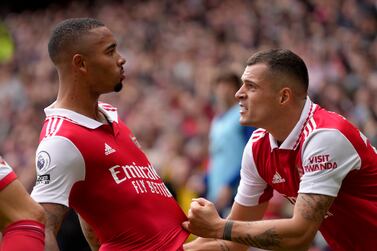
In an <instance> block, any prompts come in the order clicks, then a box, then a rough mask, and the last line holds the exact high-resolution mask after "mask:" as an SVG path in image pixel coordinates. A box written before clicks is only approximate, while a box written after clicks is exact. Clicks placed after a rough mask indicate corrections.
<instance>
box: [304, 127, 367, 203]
mask: <svg viewBox="0 0 377 251" xmlns="http://www.w3.org/2000/svg"><path fill="white" fill-rule="evenodd" d="M301 154H302V165H303V167H304V175H303V176H302V177H301V182H300V189H299V193H315V194H324V195H329V196H333V197H336V196H337V194H338V191H339V189H340V187H341V185H342V181H343V179H344V178H345V177H346V175H347V174H348V173H349V172H350V171H352V170H358V169H360V167H361V159H360V157H359V155H358V153H357V152H356V149H355V148H354V147H353V145H352V144H351V142H349V140H348V139H347V138H346V137H345V136H344V135H343V134H342V133H341V132H339V131H338V130H336V129H316V130H314V131H313V132H312V133H311V134H310V135H309V136H308V138H306V140H305V141H304V143H303V148H302V153H301ZM318 156H323V157H318ZM316 157H317V160H315V158H316ZM310 160H312V161H310ZM335 163H336V168H329V169H324V168H320V166H322V167H323V166H324V165H326V164H327V165H328V166H329V167H334V165H335ZM316 169H322V170H316Z"/></svg>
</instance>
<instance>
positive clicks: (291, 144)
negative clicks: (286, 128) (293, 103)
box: [269, 96, 316, 150]
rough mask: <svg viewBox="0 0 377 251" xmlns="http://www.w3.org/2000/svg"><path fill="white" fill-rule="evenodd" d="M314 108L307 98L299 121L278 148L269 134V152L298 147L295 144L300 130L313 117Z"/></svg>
mask: <svg viewBox="0 0 377 251" xmlns="http://www.w3.org/2000/svg"><path fill="white" fill-rule="evenodd" d="M315 106H316V105H315V104H314V103H313V102H312V101H311V100H310V98H309V97H308V96H307V97H306V102H305V105H304V109H303V110H302V112H301V116H300V119H299V121H298V122H297V124H296V125H295V127H294V128H293V130H292V131H291V133H290V134H289V135H288V137H287V138H286V139H285V140H284V141H283V143H282V144H281V145H280V147H279V146H278V144H277V142H276V140H275V138H274V137H273V136H272V135H271V134H269V138H270V145H271V150H273V149H275V148H279V149H286V150H294V149H295V148H296V147H297V146H298V144H297V143H298V141H299V139H300V135H301V132H302V128H303V126H304V125H305V124H306V121H307V120H308V118H309V117H310V116H312V115H313V111H314V108H315Z"/></svg>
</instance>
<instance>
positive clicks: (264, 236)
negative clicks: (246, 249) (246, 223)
mask: <svg viewBox="0 0 377 251" xmlns="http://www.w3.org/2000/svg"><path fill="white" fill-rule="evenodd" d="M233 240H234V241H237V242H239V243H242V244H245V245H248V246H253V247H257V248H264V249H272V248H277V247H280V243H281V237H280V236H279V235H278V234H277V233H276V232H275V230H274V229H273V228H271V229H268V230H267V231H265V232H264V233H261V234H258V235H256V236H251V235H250V234H246V236H239V237H234V238H233Z"/></svg>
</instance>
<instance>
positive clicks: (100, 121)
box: [32, 18, 188, 251]
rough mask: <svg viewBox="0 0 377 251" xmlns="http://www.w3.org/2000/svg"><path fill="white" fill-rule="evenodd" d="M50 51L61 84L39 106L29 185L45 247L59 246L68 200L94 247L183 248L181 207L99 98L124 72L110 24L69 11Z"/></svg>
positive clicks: (114, 88)
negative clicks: (43, 218)
mask: <svg viewBox="0 0 377 251" xmlns="http://www.w3.org/2000/svg"><path fill="white" fill-rule="evenodd" d="M48 51H49V55H50V58H51V60H52V62H53V63H54V65H55V66H56V69H57V72H58V75H59V91H58V96H57V100H56V101H55V102H54V103H53V104H52V105H50V106H49V107H47V108H46V109H45V113H46V120H45V123H44V126H43V128H42V131H41V135H40V144H39V146H38V149H37V152H36V156H37V174H38V178H37V184H36V186H35V187H34V189H33V192H32V197H33V198H34V199H35V200H36V201H38V202H39V203H41V204H42V206H43V207H44V208H45V210H46V211H47V224H46V236H47V237H46V246H47V249H48V250H49V251H52V250H58V247H57V244H56V238H55V237H56V234H57V231H58V229H59V227H60V225H61V222H62V220H63V217H64V215H65V214H66V212H67V210H68V207H71V208H73V209H74V210H75V211H76V212H77V213H78V214H79V216H80V221H81V223H82V226H83V229H84V234H85V236H86V237H87V240H88V241H89V244H90V245H91V247H92V249H94V250H96V249H98V248H99V250H101V251H112V250H116V251H122V250H144V251H147V250H166V251H169V250H171V251H173V250H174V251H175V250H182V244H183V242H184V241H185V240H186V238H187V237H188V233H187V231H185V230H184V229H183V228H182V226H181V224H182V222H183V221H184V220H185V219H186V216H185V214H184V213H183V212H182V210H181V208H180V207H179V205H178V204H177V202H176V201H175V200H174V199H173V197H172V195H171V193H170V192H169V190H168V189H167V188H166V187H165V185H164V183H163V182H162V180H161V179H160V177H159V176H158V175H157V173H156V171H155V170H154V168H153V166H152V165H151V163H150V162H149V161H148V159H147V157H146V156H145V154H144V153H143V151H142V150H141V149H140V146H139V144H138V142H137V141H136V139H135V137H134V136H133V134H132V133H131V131H130V130H129V129H128V128H127V127H126V125H125V124H124V123H123V122H122V121H120V120H119V119H118V114H117V109H116V108H115V107H112V106H111V105H109V104H104V103H101V102H99V101H98V99H99V97H100V95H101V94H103V93H108V92H113V91H115V92H118V91H120V90H121V89H122V82H123V80H124V78H125V76H124V69H123V65H124V64H125V62H126V61H125V59H124V58H122V56H121V55H119V53H118V50H117V43H116V40H115V38H114V36H113V34H112V32H111V31H110V30H109V29H108V28H107V27H106V26H105V25H104V24H103V23H101V22H100V21H98V20H96V19H91V18H74V19H67V20H65V21H63V22H61V23H59V24H58V25H57V26H56V27H55V29H54V30H53V32H52V35H51V37H50V40H49V44H48ZM96 237H98V242H97V239H96Z"/></svg>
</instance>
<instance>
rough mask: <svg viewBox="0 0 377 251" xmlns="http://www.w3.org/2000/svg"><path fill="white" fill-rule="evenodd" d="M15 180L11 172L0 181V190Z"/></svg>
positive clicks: (14, 175)
mask: <svg viewBox="0 0 377 251" xmlns="http://www.w3.org/2000/svg"><path fill="white" fill-rule="evenodd" d="M16 178H17V175H16V173H14V172H13V171H11V172H10V173H9V174H8V175H7V176H5V177H4V178H3V179H2V180H0V190H1V189H3V188H4V187H6V186H7V185H8V184H9V183H11V182H12V181H14V180H15V179H16Z"/></svg>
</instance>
